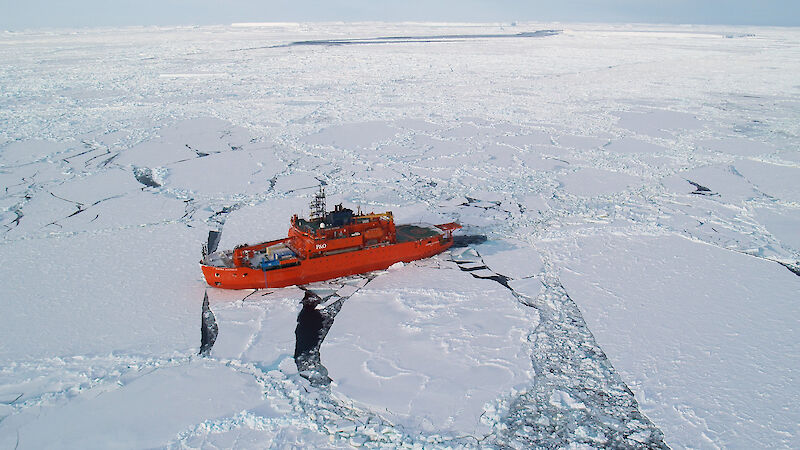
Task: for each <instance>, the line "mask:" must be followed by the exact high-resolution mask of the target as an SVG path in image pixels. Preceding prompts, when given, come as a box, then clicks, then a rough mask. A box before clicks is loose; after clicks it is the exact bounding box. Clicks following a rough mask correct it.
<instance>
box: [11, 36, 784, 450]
mask: <svg viewBox="0 0 800 450" xmlns="http://www.w3.org/2000/svg"><path fill="white" fill-rule="evenodd" d="M0 58H2V60H3V62H4V65H3V66H2V68H0V85H2V86H3V89H2V94H1V95H0V124H2V126H0V188H2V190H0V234H2V238H0V260H1V261H2V264H0V280H2V283H0V306H2V308H3V311H2V314H0V329H2V330H3V333H2V339H0V447H2V448H17V449H27V448H265V447H278V448H284V447H311V448H346V447H353V446H366V447H416V448H419V447H433V448H464V447H488V448H667V447H673V448H684V447H690V448H720V447H725V448H727V447H733V448H758V447H782V448H790V447H793V446H795V442H796V441H797V438H798V434H800V433H799V432H800V430H798V423H800V413H799V412H798V411H799V410H798V408H796V405H797V404H798V402H800V389H799V388H798V387H797V383H796V382H795V380H796V379H797V378H798V376H799V375H800V374H798V368H800V360H799V358H800V357H799V355H800V348H799V347H798V342H800V339H798V335H797V326H796V324H797V323H798V320H800V310H799V309H798V306H797V301H796V300H797V298H798V293H800V278H799V277H798V275H800V240H798V232H797V230H798V229H800V184H799V182H798V180H800V150H798V149H799V148H800V137H799V136H800V122H798V121H797V117H800V93H799V92H798V88H797V86H798V84H799V83H798V79H797V76H796V75H795V74H797V73H800V31H798V30H796V29H793V28H781V29H777V28H775V29H773V28H749V27H719V26H715V27H705V26H654V25H653V26H649V25H605V24H602V25H569V24H537V23H521V24H515V25H513V26H510V25H507V24H472V25H469V24H446V23H442V24H369V23H364V24H308V23H303V24H290V23H284V24H249V25H247V26H244V25H230V26H207V27H188V28H187V27H158V28H146V27H143V28H135V27H134V28H125V29H83V30H47V31H36V30H32V31H12V30H8V31H4V32H2V33H0ZM320 184H324V185H326V189H327V193H328V199H329V202H332V203H340V202H343V203H345V204H346V206H351V207H358V206H360V207H361V208H362V210H367V211H369V210H374V211H376V212H382V211H386V210H391V211H393V213H394V216H395V219H396V221H397V222H398V223H404V222H405V223H416V222H428V223H442V222H449V221H457V222H459V223H460V224H462V225H463V226H464V230H463V233H464V235H465V236H463V238H462V239H461V240H460V242H459V245H457V246H455V247H454V248H452V249H451V250H450V251H448V252H446V253H443V254H441V255H438V256H436V257H434V258H430V259H428V260H423V261H417V262H413V263H410V264H398V265H395V266H393V267H391V268H389V269H388V270H385V271H379V272H373V273H369V274H363V275H360V276H354V277H349V278H344V279H338V280H331V281H328V282H322V283H315V284H313V285H308V286H301V287H289V288H283V289H267V290H262V291H222V290H217V289H213V288H208V287H207V286H206V285H205V283H204V280H203V278H202V274H201V272H200V270H199V267H198V260H199V258H200V249H201V245H202V244H203V243H205V242H207V238H208V235H209V234H208V232H209V231H212V230H213V231H221V232H222V234H221V240H220V243H219V245H220V248H232V247H233V246H235V245H238V244H242V243H251V244H252V243H256V242H259V241H265V240H269V239H276V238H278V237H282V236H285V233H286V230H287V229H288V220H289V217H290V216H291V215H292V214H294V213H301V214H305V213H306V211H305V208H306V207H307V204H308V201H309V200H310V196H311V194H312V193H313V192H315V190H316V189H317V187H318V186H319V185H320ZM206 293H207V295H208V297H209V303H210V306H209V307H208V308H205V310H204V309H203V307H202V304H203V299H204V296H205V295H206ZM304 298H305V299H307V300H308V299H317V300H318V301H319V304H318V305H314V304H312V303H308V302H307V303H306V304H302V303H301V300H302V299H304ZM203 316H205V318H206V319H205V322H206V323H209V321H210V320H212V319H211V318H212V317H213V320H214V322H215V323H216V325H217V327H216V329H217V334H216V338H215V339H212V341H213V347H211V348H210V350H209V349H204V350H207V351H204V354H205V356H199V355H198V353H199V350H200V344H201V332H200V327H201V317H203ZM309 318H310V319H309ZM212 328H213V327H209V328H208V329H207V331H208V330H211V329H212ZM206 336H208V334H207V333H206ZM207 342H211V341H208V339H207Z"/></svg>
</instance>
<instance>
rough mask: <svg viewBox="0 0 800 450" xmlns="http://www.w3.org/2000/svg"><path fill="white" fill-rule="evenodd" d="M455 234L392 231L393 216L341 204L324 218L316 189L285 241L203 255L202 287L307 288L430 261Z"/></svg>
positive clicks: (439, 228)
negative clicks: (204, 284)
mask: <svg viewBox="0 0 800 450" xmlns="http://www.w3.org/2000/svg"><path fill="white" fill-rule="evenodd" d="M459 228H461V226H460V225H458V224H457V223H452V222H451V223H445V224H440V225H435V226H434V225H422V224H414V225H395V223H394V218H393V217H392V213H391V212H384V213H380V214H374V213H370V214H354V213H353V210H351V209H348V208H344V207H342V205H341V204H340V205H336V207H335V208H334V210H333V211H329V212H326V211H325V192H324V190H322V189H320V192H319V193H318V194H316V196H315V198H314V201H313V202H312V214H311V217H310V219H309V220H305V219H302V218H299V217H297V215H294V216H293V217H292V219H291V228H289V233H288V237H286V238H283V239H278V240H274V241H269V242H262V243H260V244H255V245H240V246H237V247H236V248H235V249H233V250H222V251H215V252H212V253H206V252H203V253H204V254H203V259H202V260H201V261H200V266H201V268H202V270H203V275H204V276H205V279H206V282H207V283H208V284H209V285H210V286H214V287H218V288H223V289H261V288H268V287H269V288H278V287H284V286H291V285H295V284H307V283H313V282H315V281H323V280H329V279H332V278H339V277H344V276H349V275H355V274H359V273H364V272H370V271H373V270H382V269H386V268H387V267H389V266H391V265H392V264H394V263H396V262H400V261H402V262H410V261H414V260H417V259H423V258H429V257H431V256H433V255H436V254H438V253H441V252H443V251H445V250H447V249H448V248H450V246H451V245H453V231H455V230H457V229H459Z"/></svg>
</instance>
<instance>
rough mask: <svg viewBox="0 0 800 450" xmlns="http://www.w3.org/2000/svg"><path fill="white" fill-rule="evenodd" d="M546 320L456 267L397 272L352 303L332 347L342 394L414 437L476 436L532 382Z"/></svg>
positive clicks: (326, 352)
mask: <svg viewBox="0 0 800 450" xmlns="http://www.w3.org/2000/svg"><path fill="white" fill-rule="evenodd" d="M537 322H538V315H537V313H536V311H535V310H534V309H533V308H530V307H525V306H522V305H520V304H519V303H518V302H517V301H516V299H515V298H514V297H513V296H512V295H511V293H510V291H508V290H507V289H505V288H503V287H502V286H500V285H499V284H496V283H495V282H493V281H491V280H479V279H476V278H473V277H472V276H470V275H469V274H468V273H465V272H461V271H459V270H458V269H457V268H455V267H454V265H453V264H448V265H445V266H443V268H441V269H435V268H434V267H432V266H431V265H430V264H418V263H415V264H410V265H406V266H405V267H403V268H398V269H396V270H391V271H389V272H388V273H387V274H385V275H382V276H380V277H378V278H376V279H375V280H373V281H372V282H371V283H370V284H368V285H367V286H365V287H364V288H362V289H361V290H360V291H358V293H356V294H355V295H353V296H352V297H351V298H350V299H348V301H347V303H346V304H345V305H344V307H343V309H342V311H341V312H340V313H339V315H338V316H337V317H336V321H335V322H334V325H333V327H332V328H331V331H330V332H329V334H328V337H327V338H326V339H325V342H324V343H323V346H322V362H323V364H325V366H326V367H327V368H328V371H329V374H330V377H331V378H333V389H334V392H336V393H337V394H340V395H342V396H344V397H346V398H350V399H353V400H355V401H356V402H358V403H360V404H364V405H367V406H368V407H370V408H371V409H375V410H377V411H381V413H382V414H383V415H385V416H387V417H389V418H390V419H391V420H392V421H393V422H395V423H400V424H403V425H404V426H406V427H409V428H411V429H414V428H422V429H424V430H427V431H434V430H440V431H446V432H455V433H467V434H472V435H475V434H477V433H481V434H482V433H485V432H486V431H488V427H487V426H486V425H485V424H482V423H481V415H482V413H483V412H484V404H486V403H492V402H493V400H494V399H495V398H496V397H497V396H498V394H500V395H502V394H506V393H508V392H509V391H510V390H511V389H512V388H514V387H517V386H524V385H526V384H527V383H529V382H530V380H531V376H532V370H533V369H532V366H531V358H530V355H529V354H528V353H527V350H526V346H525V345H522V344H523V343H524V342H526V341H527V339H528V335H529V334H530V332H531V331H532V330H533V329H535V328H536V325H537Z"/></svg>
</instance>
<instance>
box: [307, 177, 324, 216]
mask: <svg viewBox="0 0 800 450" xmlns="http://www.w3.org/2000/svg"><path fill="white" fill-rule="evenodd" d="M309 219H310V220H311V221H314V220H317V219H319V220H321V221H323V222H324V221H325V187H323V186H320V187H319V192H317V193H316V194H314V198H313V199H312V200H311V213H310V215H309Z"/></svg>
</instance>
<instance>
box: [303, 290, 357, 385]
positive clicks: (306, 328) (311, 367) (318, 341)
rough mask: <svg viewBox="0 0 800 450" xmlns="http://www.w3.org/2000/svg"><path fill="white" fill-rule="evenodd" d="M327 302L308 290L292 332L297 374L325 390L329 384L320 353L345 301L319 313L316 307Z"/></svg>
mask: <svg viewBox="0 0 800 450" xmlns="http://www.w3.org/2000/svg"><path fill="white" fill-rule="evenodd" d="M334 295H335V294H334ZM326 299H327V298H326ZM326 299H322V298H320V297H319V295H317V294H315V293H314V292H312V291H308V290H307V291H306V293H305V296H304V297H303V300H302V302H303V308H302V309H301V310H300V313H299V314H298V315H297V327H296V328H295V330H294V335H295V347H294V362H295V364H296V365H297V371H298V372H300V375H301V376H302V377H304V378H306V379H308V380H309V381H311V384H313V385H317V386H325V385H328V384H330V382H331V379H330V378H329V377H328V369H327V368H325V366H324V365H323V364H322V361H321V359H320V353H319V349H320V347H321V346H322V341H323V340H324V339H325V336H327V335H328V331H329V330H330V329H331V326H332V325H333V319H334V318H335V317H336V314H337V313H338V312H339V310H341V309H342V304H343V303H344V301H345V298H340V299H339V300H337V301H335V302H334V303H332V304H331V305H330V306H328V307H326V308H324V309H318V306H319V304H320V303H322V302H323V300H326Z"/></svg>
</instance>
